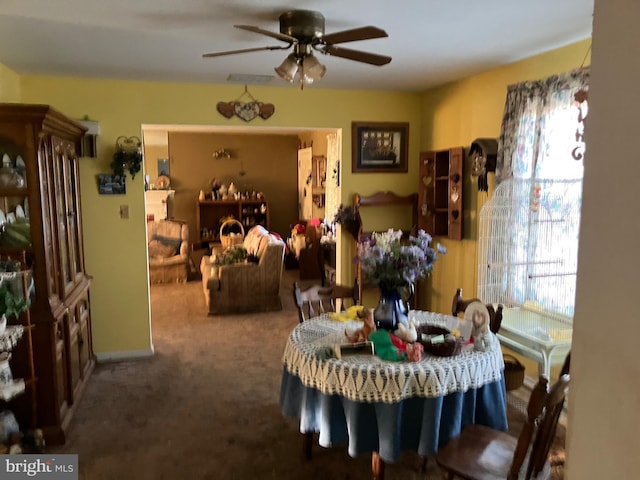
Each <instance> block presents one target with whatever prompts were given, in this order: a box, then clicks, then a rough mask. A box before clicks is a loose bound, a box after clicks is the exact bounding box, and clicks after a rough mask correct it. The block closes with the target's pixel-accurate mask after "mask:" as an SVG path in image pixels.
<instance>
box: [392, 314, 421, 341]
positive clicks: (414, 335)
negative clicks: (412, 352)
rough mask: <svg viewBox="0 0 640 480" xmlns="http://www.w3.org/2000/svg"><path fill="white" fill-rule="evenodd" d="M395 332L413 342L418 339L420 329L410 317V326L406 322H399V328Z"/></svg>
mask: <svg viewBox="0 0 640 480" xmlns="http://www.w3.org/2000/svg"><path fill="white" fill-rule="evenodd" d="M393 334H394V335H395V336H396V337H398V338H401V339H402V340H404V341H405V342H407V343H413V342H416V341H417V340H418V330H417V329H416V324H415V322H414V321H413V319H412V318H411V319H409V326H408V327H407V326H406V325H405V324H404V323H399V324H398V328H397V330H396V331H394V332H393Z"/></svg>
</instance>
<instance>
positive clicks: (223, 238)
mask: <svg viewBox="0 0 640 480" xmlns="http://www.w3.org/2000/svg"><path fill="white" fill-rule="evenodd" d="M234 224H235V225H238V226H239V227H240V234H239V235H223V234H222V230H223V229H224V227H225V226H229V225H234ZM243 241H244V227H243V226H242V224H241V223H240V222H239V221H238V220H236V219H235V218H231V219H229V220H227V221H225V222H223V223H222V225H220V243H221V244H222V247H223V248H228V247H232V246H234V245H239V244H241V243H242V242H243Z"/></svg>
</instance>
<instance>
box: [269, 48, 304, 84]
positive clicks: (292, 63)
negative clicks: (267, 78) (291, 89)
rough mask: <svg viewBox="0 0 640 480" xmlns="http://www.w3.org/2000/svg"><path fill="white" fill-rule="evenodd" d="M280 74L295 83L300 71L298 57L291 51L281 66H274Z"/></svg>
mask: <svg viewBox="0 0 640 480" xmlns="http://www.w3.org/2000/svg"><path fill="white" fill-rule="evenodd" d="M274 70H275V72H276V73H277V74H278V76H279V77H280V78H282V79H284V80H286V81H287V82H289V83H293V80H294V79H295V77H296V73H297V72H298V59H297V58H296V56H295V55H294V54H293V53H291V54H289V55H288V56H287V58H285V59H284V62H282V63H281V64H280V66H279V67H276V68H274Z"/></svg>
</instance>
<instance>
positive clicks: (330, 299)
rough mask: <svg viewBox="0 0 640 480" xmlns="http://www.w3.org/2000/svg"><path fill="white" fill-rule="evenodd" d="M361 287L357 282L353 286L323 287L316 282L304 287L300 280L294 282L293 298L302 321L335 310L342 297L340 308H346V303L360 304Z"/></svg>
mask: <svg viewBox="0 0 640 480" xmlns="http://www.w3.org/2000/svg"><path fill="white" fill-rule="evenodd" d="M358 295H359V288H358V285H357V282H356V283H355V284H354V285H353V286H352V287H347V286H346V285H331V286H325V287H323V286H322V285H320V284H314V285H311V286H310V287H307V288H305V289H302V288H301V287H300V285H299V284H298V282H293V300H294V302H295V304H296V307H298V318H299V320H300V323H302V322H304V321H306V320H308V319H309V318H312V317H315V316H316V315H320V314H322V313H328V312H335V311H336V306H337V303H338V302H337V300H338V299H340V300H341V302H340V306H339V307H338V308H339V309H340V310H345V306H346V304H351V305H358V304H359V297H358Z"/></svg>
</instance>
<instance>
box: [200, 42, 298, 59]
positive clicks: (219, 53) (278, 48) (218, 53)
mask: <svg viewBox="0 0 640 480" xmlns="http://www.w3.org/2000/svg"><path fill="white" fill-rule="evenodd" d="M289 47H290V45H287V46H284V47H256V48H243V49H242V50H228V51H226V52H214V53H205V54H204V55H202V57H203V58H212V57H223V56H225V55H235V54H236V53H249V52H259V51H261V50H286V49H288V48H289Z"/></svg>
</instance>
